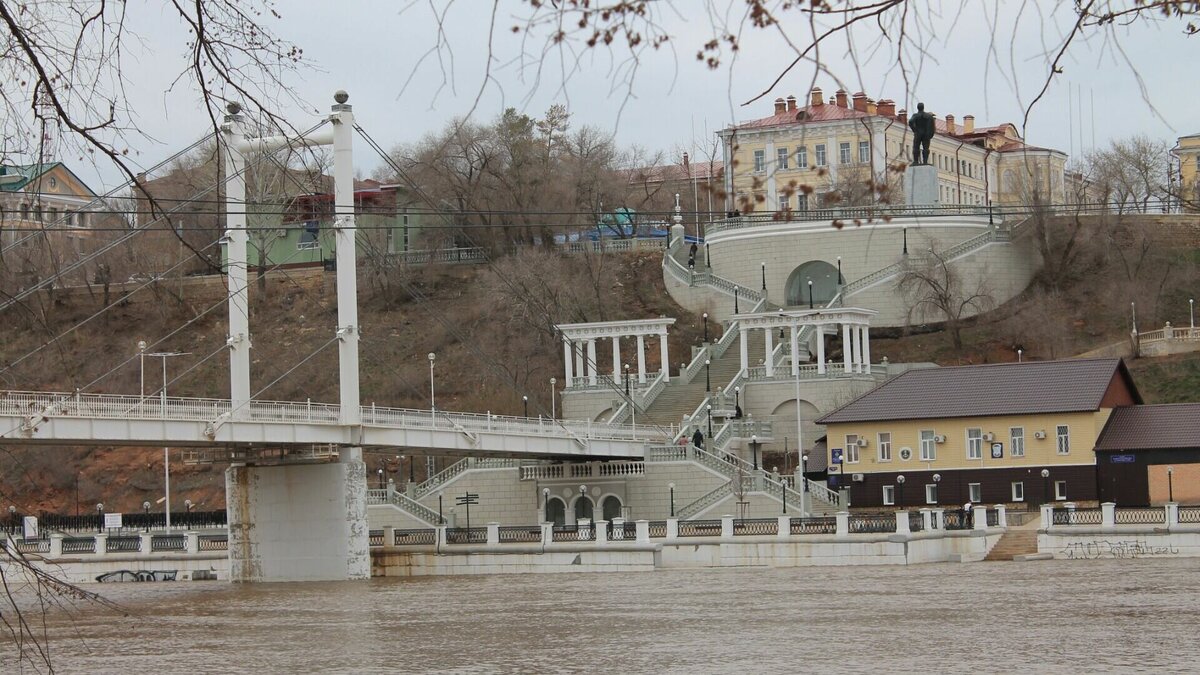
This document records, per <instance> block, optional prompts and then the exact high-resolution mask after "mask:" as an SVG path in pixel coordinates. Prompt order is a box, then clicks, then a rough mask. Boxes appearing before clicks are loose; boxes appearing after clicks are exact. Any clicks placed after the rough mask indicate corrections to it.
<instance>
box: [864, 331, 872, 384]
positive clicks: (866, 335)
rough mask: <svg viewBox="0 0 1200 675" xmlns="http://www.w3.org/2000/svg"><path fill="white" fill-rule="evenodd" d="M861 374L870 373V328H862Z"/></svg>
mask: <svg viewBox="0 0 1200 675" xmlns="http://www.w3.org/2000/svg"><path fill="white" fill-rule="evenodd" d="M862 353H863V372H865V373H867V374H870V372H871V327H870V326H866V325H864V326H863V327H862Z"/></svg>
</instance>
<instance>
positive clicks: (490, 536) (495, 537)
mask: <svg viewBox="0 0 1200 675" xmlns="http://www.w3.org/2000/svg"><path fill="white" fill-rule="evenodd" d="M499 544H500V523H488V524H487V545H488V546H497V545H499Z"/></svg>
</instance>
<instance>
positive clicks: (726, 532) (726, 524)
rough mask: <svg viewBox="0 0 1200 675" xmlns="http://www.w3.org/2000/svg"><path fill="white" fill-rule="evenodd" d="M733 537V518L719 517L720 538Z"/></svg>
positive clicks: (727, 516)
mask: <svg viewBox="0 0 1200 675" xmlns="http://www.w3.org/2000/svg"><path fill="white" fill-rule="evenodd" d="M732 537H733V516H729V515H725V516H721V538H722V539H730V538H732Z"/></svg>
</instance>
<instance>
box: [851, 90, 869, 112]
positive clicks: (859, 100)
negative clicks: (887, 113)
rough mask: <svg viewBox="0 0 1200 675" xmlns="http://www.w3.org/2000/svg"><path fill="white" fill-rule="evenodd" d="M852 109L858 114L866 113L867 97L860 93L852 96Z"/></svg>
mask: <svg viewBox="0 0 1200 675" xmlns="http://www.w3.org/2000/svg"><path fill="white" fill-rule="evenodd" d="M854 109H855V110H857V111H858V112H867V95H866V94H864V93H862V92H861V91H860V92H858V93H857V94H855V95H854Z"/></svg>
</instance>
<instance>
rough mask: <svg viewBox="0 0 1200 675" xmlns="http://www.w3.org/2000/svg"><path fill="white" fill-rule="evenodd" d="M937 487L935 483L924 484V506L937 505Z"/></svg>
mask: <svg viewBox="0 0 1200 675" xmlns="http://www.w3.org/2000/svg"><path fill="white" fill-rule="evenodd" d="M937 486H938V484H937V483H926V484H925V503H926V504H937V503H938V494H937Z"/></svg>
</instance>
